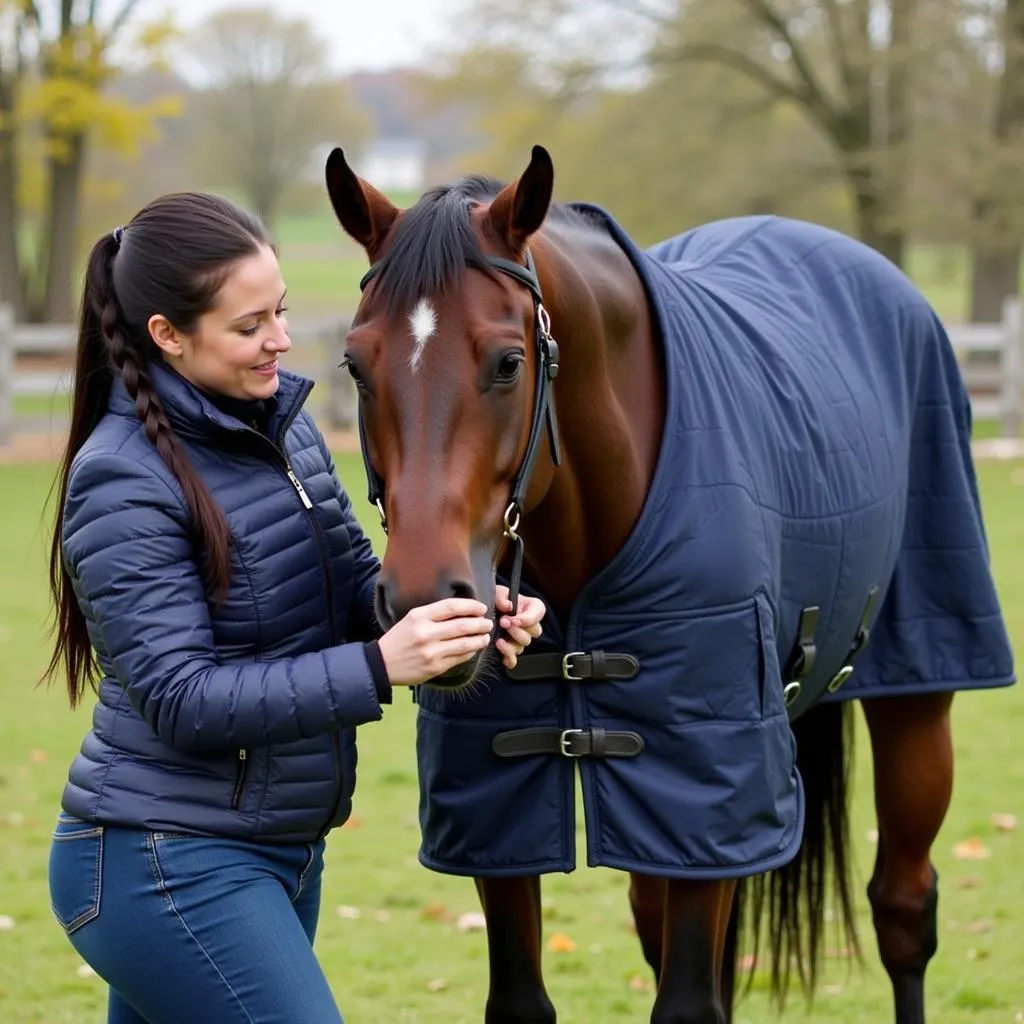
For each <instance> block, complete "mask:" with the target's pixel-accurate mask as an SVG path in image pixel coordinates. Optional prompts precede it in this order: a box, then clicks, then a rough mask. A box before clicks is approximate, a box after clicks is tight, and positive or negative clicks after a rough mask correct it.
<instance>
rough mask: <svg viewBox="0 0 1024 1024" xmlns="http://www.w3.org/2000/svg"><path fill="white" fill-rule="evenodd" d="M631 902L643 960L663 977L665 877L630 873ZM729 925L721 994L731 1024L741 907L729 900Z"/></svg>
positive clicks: (723, 950) (727, 1019)
mask: <svg viewBox="0 0 1024 1024" xmlns="http://www.w3.org/2000/svg"><path fill="white" fill-rule="evenodd" d="M629 905H630V907H631V908H632V911H633V921H634V922H635V924H636V933H637V936H638V937H639V939H640V948H641V949H642V950H643V954H644V959H645V960H646V961H647V963H648V964H650V967H651V970H652V971H653V972H654V981H655V983H658V982H659V980H660V978H661V961H662V951H663V949H664V947H665V936H664V924H665V880H664V879H663V878H652V877H651V876H650V875H638V874H635V873H631V874H630V876H629ZM730 907H731V909H730V913H729V925H728V928H727V930H726V933H725V943H724V946H723V949H722V957H721V961H722V966H721V971H720V982H719V994H720V1001H721V1004H722V1014H723V1018H724V1021H725V1024H732V1014H733V1003H734V1001H735V993H736V958H737V952H738V951H737V940H738V934H737V926H738V922H739V915H738V908H737V906H736V901H735V899H732V900H731V901H730Z"/></svg>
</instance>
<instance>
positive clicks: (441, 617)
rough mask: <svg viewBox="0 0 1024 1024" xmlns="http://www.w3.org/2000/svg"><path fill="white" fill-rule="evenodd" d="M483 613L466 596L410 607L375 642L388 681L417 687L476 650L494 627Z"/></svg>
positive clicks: (485, 642) (482, 608)
mask: <svg viewBox="0 0 1024 1024" xmlns="http://www.w3.org/2000/svg"><path fill="white" fill-rule="evenodd" d="M506 604H508V601H507V599H506ZM541 614H543V612H542V613H541ZM486 616H487V606H486V605H485V604H481V603H480V602H479V601H472V600H469V599H467V598H457V597H449V598H446V599H445V600H443V601H435V602H434V603H433V604H427V605H422V606H421V607H419V608H413V610H412V611H411V612H409V614H408V615H406V616H405V618H403V619H401V620H399V621H398V622H396V623H395V624H394V625H393V626H392V627H391V628H390V629H389V630H388V631H387V632H386V633H385V634H384V635H383V636H382V637H381V638H380V640H379V641H378V645H379V647H380V653H381V657H383V659H384V667H385V668H386V669H387V673H388V679H389V680H390V681H391V685H392V686H418V685H419V684H420V683H425V682H426V681H427V680H428V679H433V678H434V677H435V676H439V675H441V674H442V673H444V672H447V671H448V669H450V668H454V667H455V666H456V665H460V664H462V662H464V661H468V660H469V659H470V658H472V657H473V655H475V654H477V653H478V652H479V651H482V650H483V649H484V648H485V647H487V646H488V644H490V642H491V632H492V630H493V629H494V623H493V622H492V621H491V620H490V619H488V618H487V617H486ZM527 642H529V641H527ZM520 649H521V648H520Z"/></svg>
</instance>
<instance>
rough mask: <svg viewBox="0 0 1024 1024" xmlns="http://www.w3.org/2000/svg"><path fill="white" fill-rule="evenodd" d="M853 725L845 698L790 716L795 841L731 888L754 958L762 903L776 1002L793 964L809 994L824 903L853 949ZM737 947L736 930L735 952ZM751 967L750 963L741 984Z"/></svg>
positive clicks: (782, 999)
mask: <svg viewBox="0 0 1024 1024" xmlns="http://www.w3.org/2000/svg"><path fill="white" fill-rule="evenodd" d="M853 726H854V719H853V714H852V709H851V708H850V705H849V702H848V701H841V702H838V703H825V704H818V705H817V706H815V707H813V708H811V709H810V710H808V711H807V712H806V713H805V714H803V715H802V716H801V717H800V718H798V719H797V720H796V722H794V723H793V734H794V736H795V737H796V742H797V759H796V763H797V767H798V769H799V771H800V775H801V778H802V779H803V786H804V798H805V815H804V835H803V843H802V844H801V847H800V850H799V852H798V853H797V855H796V857H795V858H794V859H793V860H792V861H790V862H789V864H787V865H786V866H785V867H783V868H779V869H778V870H777V871H773V872H770V873H769V874H766V875H760V876H757V877H754V878H748V879H745V880H744V881H743V882H741V883H740V885H739V886H738V889H737V906H736V913H737V914H738V915H740V919H739V925H738V928H739V932H738V934H739V936H740V937H743V936H744V935H747V936H750V937H751V938H752V940H753V954H754V961H755V963H756V960H757V954H758V950H759V947H760V939H761V923H762V917H763V914H764V911H765V909H766V907H767V911H768V940H769V944H770V947H771V993H772V996H773V997H774V999H775V1000H776V1001H777V1003H778V1004H779V1005H780V1006H781V1005H782V1004H783V1003H784V1002H785V998H786V992H787V990H788V988H789V983H790V979H791V974H792V969H793V967H794V966H795V967H796V970H797V974H798V976H799V978H800V983H801V987H802V989H803V991H804V993H805V994H806V995H807V996H808V997H810V996H811V995H812V994H813V992H814V987H815V984H816V982H817V977H818V970H819V967H820V965H821V940H822V938H823V936H824V933H825V931H826V928H825V924H826V919H827V917H828V914H827V913H826V911H827V910H829V909H831V910H832V911H833V913H834V915H835V916H836V918H838V920H837V921H836V924H837V926H838V931H839V937H840V941H844V942H845V944H846V947H847V948H848V950H849V951H850V955H851V956H856V957H858V958H859V957H860V943H859V941H858V937H857V926H856V921H855V918H854V913H853V900H852V898H851V894H850V887H851V879H850V867H851V865H850V861H849V856H850V847H849V842H848V840H849V790H850V782H851V769H852V766H853V740H854V727H853ZM829 883H831V885H830V884H829ZM830 890H831V895H832V900H831V901H830V900H829V895H830ZM830 903H831V904H832V905H831V907H830V906H829V904H830ZM742 951H743V949H742V938H741V942H740V949H739V950H738V952H742ZM753 975H754V969H753V968H752V969H751V971H750V973H749V975H748V978H747V985H748V987H749V984H750V982H751V981H752V980H753Z"/></svg>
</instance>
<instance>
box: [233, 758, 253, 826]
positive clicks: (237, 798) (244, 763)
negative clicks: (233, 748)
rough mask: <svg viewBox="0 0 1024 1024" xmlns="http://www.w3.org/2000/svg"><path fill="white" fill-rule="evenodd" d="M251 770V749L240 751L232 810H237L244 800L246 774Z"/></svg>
mask: <svg viewBox="0 0 1024 1024" xmlns="http://www.w3.org/2000/svg"><path fill="white" fill-rule="evenodd" d="M248 772H249V751H248V750H244V749H243V750H239V751H238V765H237V771H236V775H235V792H234V794H233V795H232V797H231V810H233V811H237V810H238V805H239V804H240V803H241V802H242V789H243V788H244V787H245V776H246V775H247V774H248Z"/></svg>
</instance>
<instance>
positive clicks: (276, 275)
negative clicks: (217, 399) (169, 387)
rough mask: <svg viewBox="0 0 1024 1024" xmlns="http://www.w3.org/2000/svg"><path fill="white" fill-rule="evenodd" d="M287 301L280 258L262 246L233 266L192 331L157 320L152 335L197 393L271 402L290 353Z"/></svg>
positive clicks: (153, 325) (151, 326)
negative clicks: (282, 362)
mask: <svg viewBox="0 0 1024 1024" xmlns="http://www.w3.org/2000/svg"><path fill="white" fill-rule="evenodd" d="M284 298H285V285H284V280H283V279H282V277H281V268H280V266H279V264H278V262H277V257H276V256H275V255H274V252H273V250H272V249H270V248H269V247H267V246H263V247H261V248H260V250H259V251H258V252H257V253H254V254H253V255H252V256H247V257H245V258H244V259H242V260H240V261H239V262H238V263H237V264H236V265H235V267H234V268H233V269H232V271H231V273H230V274H229V275H228V277H227V280H226V281H225V282H224V284H223V286H222V287H221V289H220V291H219V292H218V293H217V298H216V301H215V303H214V306H213V308H212V309H211V310H210V311H209V312H208V313H205V314H204V315H203V316H202V317H200V318H199V320H198V322H197V323H196V326H195V329H194V330H193V331H191V332H190V333H188V334H185V333H183V332H181V331H177V330H176V329H175V328H173V327H172V326H171V325H170V324H169V323H168V322H167V320H166V319H165V318H164V317H159V316H155V317H153V318H152V319H151V320H150V322H149V329H150V333H151V334H152V336H153V339H154V341H155V342H156V343H157V345H159V347H160V349H161V350H162V351H163V354H164V358H165V359H166V361H167V363H168V364H169V365H170V366H172V367H173V368H174V369H175V370H177V371H178V373H180V374H181V375H182V376H183V377H185V378H186V379H187V380H190V381H191V382H192V383H193V384H195V385H196V387H199V388H202V389H203V390H204V391H208V392H212V393H214V394H220V395H225V396H227V397H230V398H241V399H256V398H270V397H271V396H272V395H273V394H275V393H276V391H277V388H278V378H277V370H278V359H279V358H280V356H281V355H282V354H283V353H285V352H287V351H288V349H290V348H291V347H292V343H291V339H290V338H289V337H288V321H287V320H286V319H285V317H284V312H285V307H284Z"/></svg>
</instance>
